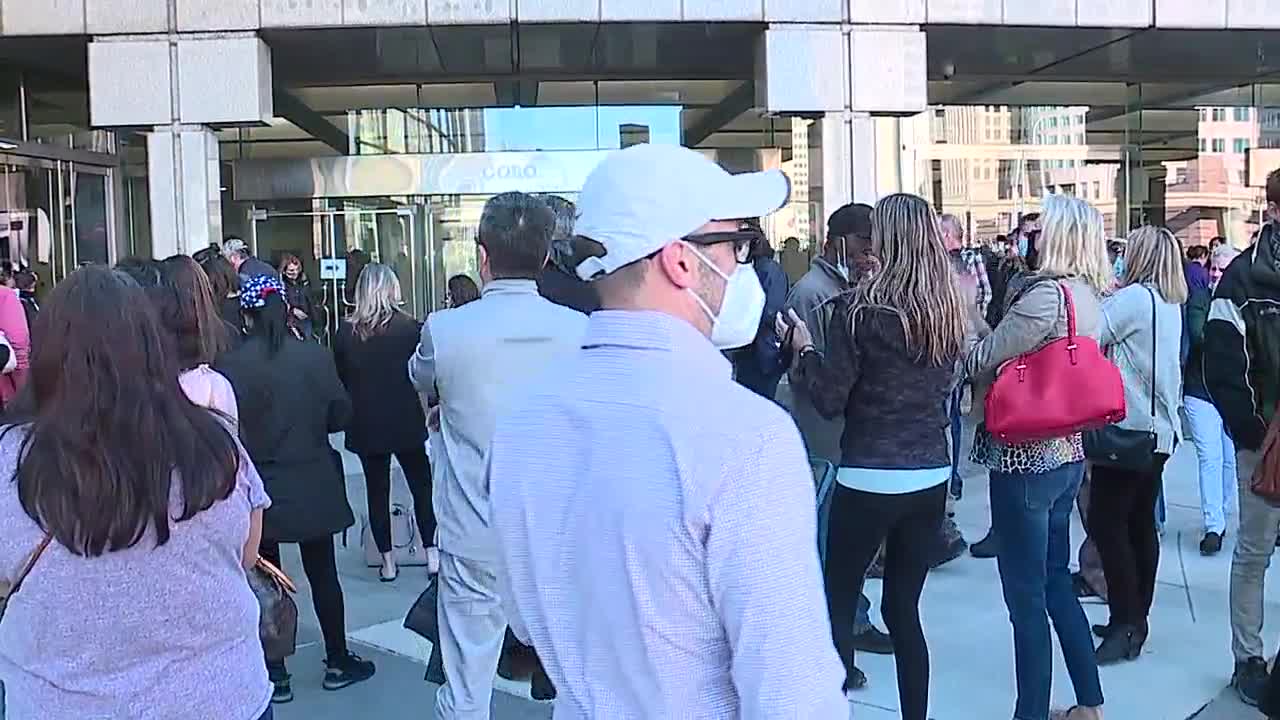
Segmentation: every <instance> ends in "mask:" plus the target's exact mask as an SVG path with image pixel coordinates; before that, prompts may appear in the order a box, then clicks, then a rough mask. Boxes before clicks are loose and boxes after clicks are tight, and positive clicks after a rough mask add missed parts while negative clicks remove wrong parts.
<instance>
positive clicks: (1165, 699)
mask: <svg viewBox="0 0 1280 720" xmlns="http://www.w3.org/2000/svg"><path fill="white" fill-rule="evenodd" d="M347 460H348V461H349V465H348V469H349V472H350V473H351V477H350V490H349V491H350V497H351V502H352V505H353V506H356V507H357V514H360V513H362V512H363V506H364V488H363V484H362V481H361V478H360V477H359V476H358V472H359V466H358V464H356V463H355V462H354V459H353V458H347ZM965 471H966V472H965V474H966V476H967V481H966V486H965V497H964V499H963V500H962V501H961V502H960V503H959V505H958V507H957V511H958V515H957V520H958V521H959V523H960V526H961V528H962V529H963V530H964V532H965V535H966V536H967V537H968V538H969V539H971V540H976V539H979V538H981V537H982V536H983V534H985V532H986V529H987V525H988V519H989V510H988V505H987V489H986V476H985V473H983V472H982V471H981V470H979V469H977V468H974V467H972V466H968V465H967V464H966V468H965ZM1195 477H1196V465H1195V453H1194V450H1193V449H1192V448H1191V446H1190V444H1184V445H1183V447H1182V448H1181V449H1180V450H1179V451H1178V453H1177V454H1176V455H1175V456H1174V458H1173V459H1172V460H1171V461H1170V463H1169V465H1168V469H1167V471H1166V476H1165V481H1166V499H1167V502H1168V525H1167V527H1166V532H1165V536H1164V542H1163V556H1162V558H1161V565H1160V574H1159V583H1160V585H1159V588H1158V590H1157V594H1156V602H1155V607H1154V610H1153V616H1152V622H1151V624H1152V635H1151V639H1150V640H1149V641H1148V643H1147V647H1146V648H1145V650H1144V653H1143V656H1142V658H1141V659H1140V660H1138V661H1137V662H1133V663H1128V664H1124V665H1121V666H1118V667H1111V668H1105V669H1104V670H1103V687H1104V690H1105V692H1106V696H1107V707H1106V711H1107V717H1108V718H1116V719H1119V720H1186V719H1187V718H1190V717H1192V716H1195V717H1196V718H1197V720H1262V716H1261V715H1260V714H1258V713H1257V712H1255V711H1253V710H1251V709H1249V708H1247V707H1245V706H1243V705H1241V704H1240V703H1239V702H1237V701H1236V700H1235V696H1234V693H1232V692H1230V691H1226V692H1224V688H1225V687H1226V686H1227V684H1228V681H1229V680H1230V676H1231V669H1232V667H1231V666H1232V660H1231V652H1230V637H1231V631H1230V626H1229V624H1228V619H1227V618H1228V614H1227V580H1228V574H1229V572H1230V566H1231V543H1232V540H1233V538H1234V528H1233V529H1232V531H1230V532H1229V533H1228V535H1227V547H1226V548H1224V550H1223V552H1222V554H1220V555H1218V556H1217V557H1213V558H1204V557H1201V556H1200V554H1199V551H1198V543H1199V541H1200V533H1201V528H1200V511H1199V494H1198V492H1199V491H1198V489H1197V484H1196V479H1195ZM1232 522H1233V523H1234V517H1233V518H1232ZM357 530H358V528H357ZM350 537H351V540H352V546H351V547H349V548H346V549H344V550H342V551H341V552H340V558H341V560H340V562H341V564H342V574H343V583H344V587H345V589H346V594H347V615H348V618H349V626H350V629H349V632H350V635H351V637H352V639H353V641H355V642H357V643H359V644H362V645H364V646H366V647H370V648H376V649H377V650H378V651H379V652H370V653H369V654H370V656H372V657H375V658H377V659H379V660H380V661H381V662H382V666H380V670H379V675H378V677H376V678H375V679H374V680H372V681H371V682H369V683H367V684H366V685H365V686H364V687H361V688H352V689H349V690H347V691H342V692H337V693H323V692H322V691H320V690H318V685H319V674H318V659H317V660H315V661H314V663H312V661H311V660H308V659H307V658H308V655H307V653H308V652H313V653H314V652H318V650H308V651H306V652H304V653H303V657H301V658H299V659H298V660H297V661H295V662H294V663H293V665H294V667H296V668H298V670H295V671H294V672H295V675H296V676H298V677H299V683H298V686H297V696H298V700H297V701H296V703H295V705H294V706H293V707H289V706H285V707H282V708H280V713H279V717H280V718H282V720H295V719H297V720H302V719H303V718H319V717H330V716H332V717H345V715H343V714H342V708H346V709H348V710H349V711H350V712H360V713H361V714H363V711H365V710H367V709H371V708H372V707H378V708H382V707H385V708H386V710H387V712H386V713H385V714H378V715H376V716H378V717H388V718H392V717H406V718H409V717H411V718H427V717H430V716H431V710H430V708H431V706H432V702H433V697H434V690H435V686H432V685H427V684H425V683H424V682H423V681H422V670H423V667H424V666H425V662H426V658H427V655H428V653H429V650H430V647H429V645H428V644H427V643H426V642H425V641H422V640H421V639H419V638H417V637H416V636H414V635H413V634H412V633H409V632H407V631H405V630H404V629H403V628H401V622H402V620H403V617H404V613H405V611H406V610H407V609H408V608H409V606H410V605H411V604H412V602H413V600H414V599H415V598H416V596H417V594H418V592H419V591H420V590H421V589H422V587H423V586H424V585H425V583H426V575H425V573H424V572H423V571H422V570H421V569H418V568H406V569H405V570H404V571H403V572H402V574H401V577H400V580H399V581H398V582H396V583H393V584H390V585H387V584H382V583H379V582H378V581H377V577H376V572H375V571H374V570H373V569H371V568H366V567H364V564H363V556H362V554H361V553H360V552H359V548H358V547H356V545H357V544H358V532H356V531H355V530H353V532H352V533H351V536H350ZM1082 538H1083V532H1082V531H1081V529H1080V526H1079V523H1078V522H1077V523H1076V525H1075V530H1074V539H1075V541H1076V542H1077V543H1079V542H1080V541H1081V539H1082ZM285 564H286V566H287V568H288V569H289V570H290V571H291V572H292V574H293V575H294V576H295V579H297V580H298V581H299V584H300V585H302V586H304V590H303V592H304V593H305V592H306V590H305V584H306V583H305V577H303V576H302V573H301V572H300V565H299V564H298V562H297V558H296V556H293V555H287V556H286V559H285ZM868 594H869V596H870V597H871V598H872V602H873V605H874V606H875V608H874V610H873V615H874V614H875V613H876V612H877V611H878V610H879V601H880V583H879V582H878V581H871V582H869V583H868ZM1267 597H1268V608H1267V610H1268V614H1269V615H1270V617H1272V618H1280V583H1276V582H1275V581H1273V582H1272V583H1271V585H1270V586H1269V587H1268V593H1267ZM299 605H300V607H301V610H302V613H301V615H302V620H303V628H302V631H301V632H302V637H301V640H302V641H303V642H315V641H317V640H318V638H319V632H318V629H317V628H316V626H315V623H314V619H313V617H314V616H313V614H312V612H311V609H310V601H309V600H308V599H305V598H300V599H299ZM1086 611H1087V612H1088V613H1089V617H1090V619H1091V621H1093V622H1105V621H1106V620H1107V611H1106V607H1105V606H1103V605H1101V604H1098V603H1090V604H1086ZM923 616H924V622H925V632H926V633H927V636H928V638H929V645H930V652H931V656H932V665H933V678H932V698H931V705H930V707H931V708H932V712H931V716H932V717H933V718H935V719H936V720H999V719H1000V718H1008V717H1010V716H1011V715H1012V706H1013V693H1014V688H1013V648H1012V633H1011V630H1010V627H1009V622H1008V614H1007V611H1006V609H1005V607H1004V602H1003V599H1002V596H1001V591H1000V583H999V578H998V576H997V573H996V565H995V561H993V560H977V559H974V558H970V557H967V556H966V557H964V558H961V559H960V560H957V561H955V562H953V563H951V564H950V565H947V566H946V567H943V568H941V569H939V570H937V571H935V572H934V573H933V574H932V576H931V577H930V578H929V582H928V583H927V585H926V586H925V595H924V600H923ZM877 622H878V618H877ZM881 626H882V627H883V625H881ZM1267 635H1268V639H1269V640H1271V639H1274V637H1275V636H1277V635H1280V626H1277V625H1270V626H1268V629H1267ZM1271 647H1272V648H1273V649H1274V645H1272V646H1271ZM357 652H360V650H359V649H357ZM384 653H386V654H384ZM316 657H317V658H318V656H316ZM859 663H860V666H861V667H862V669H863V670H864V671H866V673H867V675H868V677H869V678H870V684H869V686H868V688H867V689H865V690H863V691H860V692H858V693H855V694H853V695H852V696H851V697H852V701H851V706H852V710H853V712H854V714H855V715H856V716H857V717H858V718H868V719H869V720H889V718H896V717H898V714H897V707H898V699H897V688H896V682H895V674H894V666H893V659H892V658H891V657H877V656H871V655H861V656H859ZM305 664H313V665H314V666H315V668H316V672H314V673H313V674H315V675H316V676H315V677H313V678H312V677H309V676H307V675H305V674H303V673H300V672H299V671H300V670H301V669H302V668H303V667H304V665H305ZM383 667H385V668H386V670H384V669H383ZM1054 677H1055V680H1056V682H1055V688H1054V699H1055V701H1056V703H1057V704H1059V705H1063V706H1066V705H1070V704H1072V701H1073V697H1072V693H1071V687H1070V683H1069V682H1067V680H1066V677H1067V676H1066V671H1065V668H1064V667H1063V666H1062V665H1061V662H1060V660H1059V661H1058V664H1057V666H1056V667H1055V676H1054ZM312 681H314V682H312ZM311 685H315V686H316V688H312V687H310V686H311ZM498 685H499V692H498V694H497V696H496V698H495V702H494V711H495V714H494V717H495V718H498V719H499V720H501V719H503V718H525V717H544V716H546V715H545V713H546V706H545V705H539V704H537V703H533V702H532V701H531V700H528V699H527V698H528V687H527V685H519V684H515V683H509V682H506V681H502V680H499V681H498ZM370 703H382V704H376V705H370ZM323 708H332V709H330V710H324V709H323ZM401 708H402V709H403V710H401ZM329 713H332V714H329ZM538 713H543V714H542V715H539V714H538ZM1196 713H1200V714H1199V715H1196Z"/></svg>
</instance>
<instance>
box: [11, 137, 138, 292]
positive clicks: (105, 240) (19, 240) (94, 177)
mask: <svg viewBox="0 0 1280 720" xmlns="http://www.w3.org/2000/svg"><path fill="white" fill-rule="evenodd" d="M111 172H112V170H111V168H107V167H97V166H89V165H80V164H75V163H71V162H68V161H63V160H49V159H42V158H30V157H23V156H16V155H3V154H0V260H2V261H5V262H9V263H12V264H13V265H15V266H18V267H29V268H31V269H32V270H34V271H35V272H36V274H37V275H38V276H39V279H40V285H39V287H40V289H41V291H46V290H48V288H50V287H52V286H53V285H54V284H56V283H58V282H59V281H61V280H62V279H63V278H65V277H66V276H68V275H70V274H71V273H72V272H73V271H75V269H76V268H77V267H80V266H81V265H86V264H89V263H112V262H114V261H115V260H116V258H115V257H114V253H113V252H112V251H111V248H112V245H111V241H110V240H111V229H110V228H111V226H112V217H111V215H112V211H111V190H110V188H111V182H110V180H111Z"/></svg>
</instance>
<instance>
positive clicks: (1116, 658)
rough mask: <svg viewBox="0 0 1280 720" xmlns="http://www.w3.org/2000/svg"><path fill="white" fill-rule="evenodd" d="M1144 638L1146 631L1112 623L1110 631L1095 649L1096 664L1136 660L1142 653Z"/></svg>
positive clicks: (1112, 663)
mask: <svg viewBox="0 0 1280 720" xmlns="http://www.w3.org/2000/svg"><path fill="white" fill-rule="evenodd" d="M1146 639H1147V638H1146V633H1144V632H1142V631H1140V630H1139V629H1138V628H1136V627H1134V626H1133V625H1118V624H1114V623H1113V624H1112V626H1111V631H1110V632H1109V633H1108V634H1107V636H1106V638H1104V639H1103V640H1102V644H1101V645H1099V646H1098V649H1097V651H1095V655H1096V657H1097V658H1098V664H1099V665H1114V664H1116V663H1118V662H1124V661H1127V660H1137V659H1138V656H1139V655H1141V654H1142V645H1143V643H1144V642H1146Z"/></svg>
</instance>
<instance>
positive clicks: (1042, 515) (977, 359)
mask: <svg viewBox="0 0 1280 720" xmlns="http://www.w3.org/2000/svg"><path fill="white" fill-rule="evenodd" d="M1040 222H1041V227H1042V231H1041V234H1040V238H1039V240H1038V242H1037V250H1038V251H1039V258H1038V259H1039V265H1038V266H1037V273H1036V275H1035V276H1034V277H1032V278H1031V279H1030V281H1029V282H1027V283H1026V284H1025V285H1023V286H1022V288H1021V289H1020V290H1019V292H1017V293H1016V294H1014V296H1013V297H1011V298H1009V299H1008V300H1006V308H1007V309H1006V312H1005V313H1004V316H1003V318H1002V319H1001V321H1000V323H999V324H998V325H996V327H995V328H994V329H993V330H992V332H991V334H990V335H988V336H987V337H985V338H983V339H982V341H981V342H979V343H978V345H977V346H976V347H975V348H974V349H973V350H972V351H971V352H970V353H969V354H968V356H967V357H966V358H965V368H964V369H965V373H966V374H967V375H968V376H969V377H970V378H972V379H973V380H974V382H975V383H980V384H988V383H990V381H991V379H992V377H993V376H994V373H995V371H996V370H997V369H998V368H999V367H1000V366H1001V365H1003V364H1004V363H1005V362H1006V361H1008V360H1011V359H1013V358H1015V357H1018V356H1019V355H1024V354H1026V353H1029V352H1033V351H1035V350H1037V349H1039V348H1040V347H1042V346H1043V345H1045V344H1047V343H1049V342H1052V341H1054V340H1057V339H1059V338H1062V337H1066V335H1067V303H1066V297H1067V294H1068V293H1070V295H1071V301H1072V305H1073V306H1074V309H1075V310H1074V311H1075V321H1076V333H1077V335H1083V336H1088V337H1092V338H1095V339H1096V338H1097V337H1098V336H1099V334H1100V332H1101V328H1100V325H1101V309H1100V306H1099V302H1100V301H1099V297H1100V296H1101V295H1102V293H1103V292H1104V291H1105V290H1106V289H1107V288H1108V287H1109V286H1110V284H1111V265H1110V263H1109V262H1108V260H1107V247H1106V239H1105V236H1104V232H1103V224H1102V215H1101V213H1099V212H1098V211H1097V210H1096V209H1095V208H1093V207H1092V206H1091V205H1089V204H1088V203H1086V202H1085V201H1083V200H1080V199H1078V198H1072V197H1066V196H1061V195H1051V196H1049V197H1047V198H1045V201H1044V207H1043V212H1042V214H1041V216H1040ZM981 410H982V408H981V406H979V407H978V408H975V414H977V413H980V412H981ZM973 456H974V457H973V459H974V461H975V462H978V463H981V464H984V465H986V466H987V468H988V469H989V470H990V474H991V531H992V534H993V535H994V536H995V538H996V539H997V543H996V547H997V554H996V557H997V560H998V563H999V570H1000V583H1001V585H1002V586H1003V588H1004V599H1005V604H1006V605H1007V606H1008V608H1009V620H1010V622H1011V623H1012V624H1013V646H1014V664H1015V674H1016V678H1017V691H1018V697H1017V702H1016V706H1015V709H1014V717H1015V718H1019V719H1022V718H1026V719H1027V720H1042V719H1043V718H1045V717H1050V713H1049V698H1050V691H1051V689H1052V688H1051V686H1052V681H1051V680H1052V676H1053V643H1052V641H1051V640H1050V638H1049V619H1050V618H1052V619H1053V627H1054V629H1055V630H1056V631H1057V634H1058V640H1059V644H1060V645H1061V646H1062V654H1063V657H1064V659H1065V660H1066V665H1067V669H1068V670H1069V672H1070V675H1071V682H1072V684H1073V685H1074V687H1075V693H1076V703H1077V705H1076V707H1073V708H1071V709H1070V710H1068V711H1066V712H1065V713H1062V712H1060V713H1056V714H1055V715H1053V716H1052V717H1055V718H1067V719H1068V720H1099V719H1100V718H1101V717H1102V703H1103V697H1102V683H1101V681H1100V680H1099V679H1098V665H1097V660H1096V658H1095V657H1094V653H1093V641H1092V639H1091V637H1090V635H1089V620H1088V619H1087V618H1086V617H1085V614H1084V610H1082V609H1081V607H1080V601H1079V600H1078V599H1077V598H1076V595H1075V592H1074V589H1073V588H1072V584H1071V573H1070V570H1069V569H1068V567H1067V561H1068V558H1069V557H1070V554H1071V507H1072V505H1073V504H1074V502H1075V499H1076V494H1077V493H1078V492H1079V490H1080V481H1081V479H1082V478H1083V477H1084V446H1083V439H1082V437H1081V435H1080V433H1073V434H1071V435H1068V436H1066V437H1060V438H1052V439H1049V440H1042V441H1036V442H1029V443H1022V444H1017V445H1006V444H1003V443H1001V442H1000V441H999V440H998V439H996V438H995V437H994V436H992V435H991V434H990V433H988V432H987V431H986V428H985V426H984V425H979V427H978V430H977V432H976V433H975V437H974V452H973Z"/></svg>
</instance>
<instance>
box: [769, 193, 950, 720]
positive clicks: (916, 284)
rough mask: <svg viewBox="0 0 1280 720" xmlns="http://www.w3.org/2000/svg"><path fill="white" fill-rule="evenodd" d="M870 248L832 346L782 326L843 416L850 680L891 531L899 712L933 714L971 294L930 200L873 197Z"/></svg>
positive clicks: (840, 548) (889, 582)
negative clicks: (923, 611) (878, 560)
mask: <svg viewBox="0 0 1280 720" xmlns="http://www.w3.org/2000/svg"><path fill="white" fill-rule="evenodd" d="M871 254H872V256H874V257H875V258H876V260H877V261H878V262H877V263H876V265H877V267H876V269H875V270H874V271H873V272H872V273H871V275H870V276H869V277H868V278H867V279H865V280H864V281H863V282H861V283H859V284H858V285H857V286H855V287H854V288H853V289H852V290H851V291H850V292H848V293H847V294H845V295H843V296H841V297H840V298H838V299H837V301H836V302H837V303H838V304H837V306H836V309H835V313H834V315H833V317H832V320H831V325H830V327H829V329H828V330H827V336H826V337H827V340H826V347H825V349H824V350H823V351H818V350H816V349H815V348H814V345H813V340H812V336H811V333H810V331H809V328H808V327H806V326H805V324H804V323H803V322H802V321H801V320H800V318H799V316H797V315H796V314H795V312H794V311H792V312H791V313H790V315H789V318H788V321H787V322H780V323H779V325H780V327H779V336H780V337H785V336H786V333H787V332H788V331H790V332H791V337H792V348H793V350H795V351H796V352H797V353H798V356H799V370H798V373H799V379H800V381H801V382H802V383H803V384H804V386H805V390H806V391H807V392H808V394H809V395H810V396H811V397H812V399H813V403H814V407H815V408H816V409H817V410H818V412H820V413H822V414H823V415H825V416H826V417H829V418H835V417H837V416H843V418H844V423H845V424H844V435H843V437H842V438H841V441H840V449H841V458H840V468H839V471H838V473H837V476H836V477H837V483H838V484H837V486H836V489H835V491H834V493H833V495H832V498H831V511H830V521H829V530H828V536H827V548H826V553H827V554H826V566H825V571H824V572H825V576H826V586H827V603H828V610H829V612H830V615H831V627H832V635H833V637H834V640H835V645H836V649H837V650H838V651H839V654H840V658H841V660H843V662H844V665H845V671H846V674H847V677H848V678H849V679H848V680H847V681H846V687H856V686H857V685H858V682H857V681H858V680H859V679H860V678H859V676H858V674H857V671H856V670H855V668H854V663H853V651H854V647H853V644H854V643H853V623H852V622H851V620H852V618H853V616H854V612H855V610H856V607H857V603H858V597H859V595H861V593H862V585H863V580H864V578H865V576H866V573H867V568H869V567H870V566H871V562H872V560H873V559H874V558H875V556H876V553H877V551H878V550H879V548H880V545H881V544H882V543H885V544H886V553H885V569H884V583H885V586H884V606H883V608H882V614H883V615H884V619H885V623H886V624H887V625H888V628H889V635H890V637H892V638H893V648H894V654H895V655H896V657H897V666H898V694H899V698H900V700H901V707H902V717H903V718H904V719H905V720H925V718H926V717H927V716H928V702H929V649H928V645H927V644H926V642H925V638H924V632H923V630H922V629H921V625H920V594H921V592H922V591H923V589H924V582H925V578H926V577H927V575H928V573H929V567H930V561H931V560H932V557H933V554H934V548H935V546H936V542H937V538H938V529H939V528H940V527H941V525H942V522H943V518H944V516H945V508H946V496H947V483H948V482H949V481H950V479H951V462H950V453H949V451H948V449H947V437H946V428H947V426H948V424H949V422H948V421H949V418H948V417H947V410H946V404H947V398H948V396H949V395H950V392H951V387H952V382H953V378H954V374H955V367H956V362H957V360H958V359H959V357H960V353H961V349H962V347H963V344H964V338H965V316H966V306H967V305H966V303H965V301H964V299H963V297H962V294H961V291H960V288H959V285H958V284H957V280H956V277H955V275H954V271H953V270H952V266H951V261H950V258H949V257H948V255H947V251H946V248H945V247H944V246H943V242H942V234H941V232H940V230H939V226H938V218H937V216H936V215H935V214H934V212H933V209H932V208H930V207H929V204H928V203H927V202H925V200H924V199H922V198H919V197H916V196H914V195H902V194H899V195H890V196H889V197H886V198H884V199H883V200H881V201H880V202H879V203H878V204H877V205H876V206H875V209H874V210H873V211H872V214H871Z"/></svg>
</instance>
